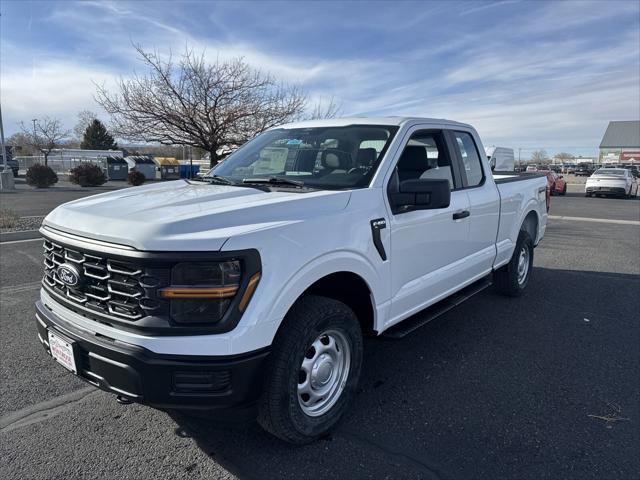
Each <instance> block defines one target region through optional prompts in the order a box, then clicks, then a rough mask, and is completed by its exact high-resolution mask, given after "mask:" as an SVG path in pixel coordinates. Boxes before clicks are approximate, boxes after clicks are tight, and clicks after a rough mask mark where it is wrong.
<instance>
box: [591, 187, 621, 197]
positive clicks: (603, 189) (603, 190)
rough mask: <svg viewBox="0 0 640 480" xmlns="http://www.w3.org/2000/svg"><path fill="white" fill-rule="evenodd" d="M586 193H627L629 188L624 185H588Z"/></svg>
mask: <svg viewBox="0 0 640 480" xmlns="http://www.w3.org/2000/svg"><path fill="white" fill-rule="evenodd" d="M586 193H595V194H600V195H626V194H627V190H626V189H625V188H623V187H586Z"/></svg>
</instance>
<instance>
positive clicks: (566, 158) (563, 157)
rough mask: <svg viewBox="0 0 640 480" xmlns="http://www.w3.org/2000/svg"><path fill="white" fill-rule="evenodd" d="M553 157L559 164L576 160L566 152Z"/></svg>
mask: <svg viewBox="0 0 640 480" xmlns="http://www.w3.org/2000/svg"><path fill="white" fill-rule="evenodd" d="M553 157H554V158H555V159H556V160H559V161H560V162H568V161H571V160H574V159H575V158H576V157H575V155H572V154H570V153H567V152H560V153H556V154H555V155H554V156H553Z"/></svg>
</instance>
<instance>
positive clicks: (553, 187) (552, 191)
mask: <svg viewBox="0 0 640 480" xmlns="http://www.w3.org/2000/svg"><path fill="white" fill-rule="evenodd" d="M556 193H557V192H556V184H555V183H554V184H553V185H551V192H549V195H551V196H552V197H553V196H555V195H556Z"/></svg>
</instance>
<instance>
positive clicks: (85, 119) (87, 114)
mask: <svg viewBox="0 0 640 480" xmlns="http://www.w3.org/2000/svg"><path fill="white" fill-rule="evenodd" d="M97 118H98V115H96V114H95V112H92V111H91V110H82V111H80V112H78V123H76V126H75V127H73V136H74V137H75V138H76V140H78V141H81V140H82V137H83V136H84V132H85V131H86V130H87V127H88V126H89V125H91V123H92V122H93V121H94V120H96V119H97Z"/></svg>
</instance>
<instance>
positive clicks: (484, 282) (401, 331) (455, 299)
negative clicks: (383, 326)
mask: <svg viewBox="0 0 640 480" xmlns="http://www.w3.org/2000/svg"><path fill="white" fill-rule="evenodd" d="M491 284H492V281H491V275H488V276H486V277H484V278H482V279H480V280H478V281H477V282H474V283H472V284H471V285H469V286H467V287H465V288H463V289H462V290H460V291H459V292H456V293H454V294H453V295H451V296H450V297H447V298H445V299H444V300H441V301H439V302H438V303H436V304H434V305H431V306H430V307H428V308H425V309H424V310H422V311H421V312H419V313H416V314H414V315H413V316H411V317H409V318H408V319H406V320H403V321H401V322H400V323H398V324H397V325H394V326H393V327H391V328H389V329H388V330H386V331H384V332H383V333H382V336H383V337H387V338H394V339H399V338H404V337H406V336H407V335H409V334H410V333H412V332H415V331H416V330H417V329H419V328H420V327H424V326H425V325H426V324H427V323H429V322H430V321H431V320H435V319H436V318H438V317H439V316H440V315H443V314H445V313H447V312H448V311H449V310H451V309H452V308H454V307H457V306H458V305H460V304H461V303H462V302H464V301H465V300H468V299H469V298H471V297H473V296H474V295H475V294H476V293H480V292H481V291H483V290H484V289H485V288H487V287H490V286H491Z"/></svg>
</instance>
